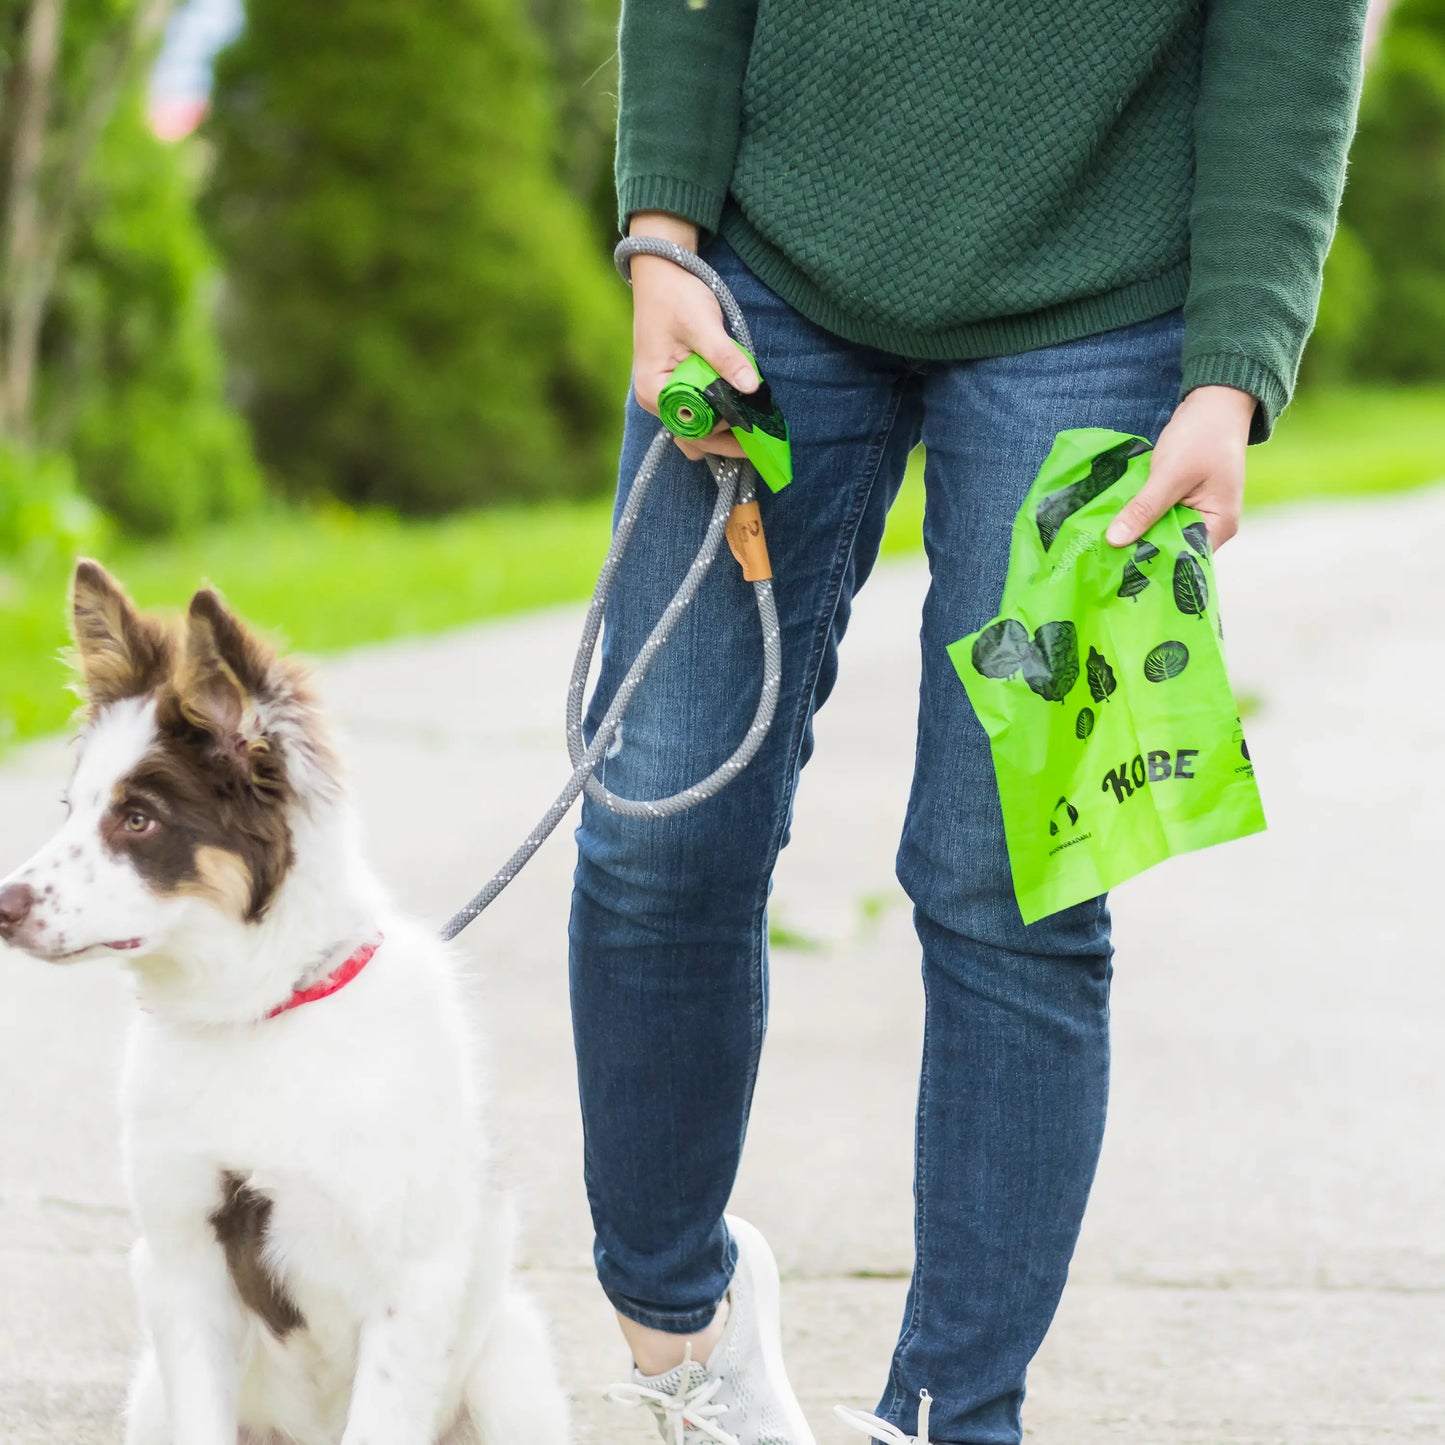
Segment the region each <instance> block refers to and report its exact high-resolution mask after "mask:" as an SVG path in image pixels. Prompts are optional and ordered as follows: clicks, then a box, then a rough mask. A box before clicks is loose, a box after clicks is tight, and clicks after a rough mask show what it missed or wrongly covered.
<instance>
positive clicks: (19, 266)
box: [0, 0, 172, 436]
mask: <svg viewBox="0 0 1445 1445" xmlns="http://www.w3.org/2000/svg"><path fill="white" fill-rule="evenodd" d="M171 4H172V0H130V3H123V0H121V3H92V4H90V5H86V4H84V3H80V4H76V5H74V6H73V7H72V13H71V17H70V20H69V23H68V24H65V25H63V24H62V21H63V20H64V18H65V0H10V3H9V4H7V5H6V6H5V8H4V10H3V11H0V261H3V265H0V428H3V429H4V430H5V431H6V432H7V433H9V434H10V435H13V436H28V435H29V434H30V432H31V430H32V427H33V421H34V416H33V407H34V398H35V377H36V369H37V365H38V361H39V355H40V332H41V328H42V326H43V324H44V321H45V313H46V308H47V307H48V305H49V303H50V295H51V290H52V288H53V287H54V285H55V281H56V277H57V276H58V274H59V272H60V267H61V264H62V263H63V261H64V259H65V254H66V248H67V247H68V245H69V243H70V240H71V236H72V233H73V226H74V220H75V211H76V204H77V201H78V199H79V195H80V191H81V187H82V184H83V182H84V179H85V175H86V170H87V167H88V165H89V162H90V158H91V154H92V152H93V151H94V149H95V146H96V143H97V142H98V140H99V138H100V135H101V132H102V131H103V130H104V129H105V126H106V123H107V122H108V121H109V119H110V117H111V114H112V112H113V111H114V109H115V106H116V102H117V101H118V100H119V98H120V95H121V92H122V90H123V88H124V86H125V83H126V81H127V79H128V78H130V77H131V75H132V74H133V73H134V69H135V63H136V57H137V55H138V54H141V53H144V52H145V51H146V50H147V48H148V46H149V44H150V42H151V41H153V40H154V39H155V38H156V37H157V36H158V35H159V34H160V30H161V26H162V25H163V24H164V23H165V18H166V15H167V13H168V11H169V10H170V7H171Z"/></svg>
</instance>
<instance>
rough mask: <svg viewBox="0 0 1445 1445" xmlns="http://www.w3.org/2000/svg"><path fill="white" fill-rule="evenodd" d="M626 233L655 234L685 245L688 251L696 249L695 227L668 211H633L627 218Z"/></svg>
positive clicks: (633, 234)
mask: <svg viewBox="0 0 1445 1445" xmlns="http://www.w3.org/2000/svg"><path fill="white" fill-rule="evenodd" d="M627 234H628V235H629V236H657V237H659V238H661V239H662V240H664V241H674V242H676V243H677V244H678V245H679V246H685V247H686V248H687V249H688V250H689V251H696V250H697V243H698V230H697V227H696V226H695V225H693V223H692V222H691V221H685V220H684V219H683V218H682V217H681V216H674V215H673V214H672V213H671V212H670V211H635V212H634V213H633V214H632V215H631V216H629V217H628V218H627ZM639 259H641V258H639Z"/></svg>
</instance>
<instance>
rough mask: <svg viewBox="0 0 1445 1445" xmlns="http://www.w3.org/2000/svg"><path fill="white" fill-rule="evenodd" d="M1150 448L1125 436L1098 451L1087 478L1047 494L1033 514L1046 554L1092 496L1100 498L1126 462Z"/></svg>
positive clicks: (1150, 448) (1137, 440)
mask: <svg viewBox="0 0 1445 1445" xmlns="http://www.w3.org/2000/svg"><path fill="white" fill-rule="evenodd" d="M1152 450H1153V448H1152V447H1151V446H1150V445H1149V443H1148V442H1146V441H1140V440H1139V439H1138V438H1137V437H1129V438H1127V439H1126V440H1124V441H1121V442H1119V443H1117V444H1116V445H1114V446H1112V447H1110V448H1109V450H1108V451H1106V452H1100V453H1099V455H1098V456H1096V457H1095V458H1094V462H1093V465H1092V466H1091V467H1090V468H1089V475H1088V476H1086V477H1082V478H1080V480H1079V481H1077V482H1074V483H1072V484H1071V485H1069V486H1067V487H1060V488H1059V490H1058V491H1057V492H1050V493H1049V494H1048V496H1046V497H1045V498H1044V499H1043V501H1041V502H1040V503H1039V507H1038V511H1037V512H1036V513H1035V514H1034V516H1035V520H1036V521H1037V523H1038V528H1039V540H1040V541H1041V542H1042V543H1043V544H1044V551H1045V552H1047V551H1048V550H1049V548H1050V547H1052V546H1053V545H1054V538H1055V537H1057V536H1058V535H1059V528H1060V527H1062V526H1063V525H1064V523H1065V522H1066V521H1068V519H1069V518H1070V517H1072V516H1073V515H1074V513H1075V512H1077V511H1078V510H1079V508H1080V507H1084V506H1087V505H1088V504H1089V503H1090V502H1092V501H1093V500H1094V498H1095V497H1100V496H1103V494H1104V493H1105V492H1107V491H1108V490H1109V488H1110V487H1112V486H1113V485H1114V483H1115V482H1117V481H1118V480H1119V478H1120V477H1122V476H1123V475H1124V473H1125V472H1126V471H1128V470H1129V463H1130V462H1131V461H1133V460H1134V458H1135V457H1140V456H1143V455H1144V453H1145V452H1148V451H1152Z"/></svg>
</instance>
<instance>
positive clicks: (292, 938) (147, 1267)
mask: <svg viewBox="0 0 1445 1445" xmlns="http://www.w3.org/2000/svg"><path fill="white" fill-rule="evenodd" d="M71 621H72V634H73V638H74V644H75V659H76V663H77V670H78V685H77V690H78V691H79V692H80V694H81V697H82V699H83V704H84V711H83V714H82V717H83V722H82V727H81V732H80V737H79V752H78V757H77V760H76V764H75V770H74V773H73V775H72V777H71V780H70V784H69V787H68V790H67V803H68V808H69V815H68V818H67V820H66V821H65V823H64V824H63V825H62V827H61V829H60V831H59V832H58V833H57V834H56V835H55V837H54V838H53V839H52V840H51V841H50V842H49V843H48V844H46V845H45V846H44V847H43V848H42V849H41V850H40V851H39V852H38V853H37V854H36V855H35V856H34V857H33V858H31V859H30V861H29V862H28V863H25V864H24V865H23V866H22V867H21V868H19V869H18V870H17V871H16V872H14V873H12V874H11V875H10V876H9V877H8V878H6V879H5V880H4V881H3V883H0V938H3V939H4V940H5V941H6V942H7V943H9V944H11V945H13V946H15V947H18V948H20V949H23V950H24V951H26V952H27V953H29V954H32V955H33V956H34V957H36V958H39V959H43V960H47V961H50V962H53V963H57V964H59V963H72V962H78V961H81V960H88V959H99V958H108V957H112V956H116V957H119V958H120V959H121V960H122V961H123V962H124V963H125V965H126V966H127V967H128V968H129V969H130V971H131V973H132V974H133V976H134V979H135V984H136V997H137V1004H138V1007H137V1009H136V1012H135V1017H134V1021H133V1025H132V1030H131V1035H130V1040H129V1045H128V1048H127V1052H126V1062H125V1066H124V1070H123V1079H122V1086H121V1114H122V1121H123V1141H124V1158H125V1169H126V1180H127V1185H128V1187H129V1191H130V1194H131V1199H132V1203H133V1206H134V1210H135V1214H136V1217H137V1220H138V1222H139V1226H140V1239H139V1241H138V1243H137V1244H136V1246H135V1249H134V1252H133V1255H132V1274H133V1278H134V1282H135V1287H136V1291H137V1294H138V1297H139V1301H140V1307H141V1317H142V1324H143V1332H144V1336H145V1348H144V1351H143V1354H142V1358H141V1360H140V1363H139V1366H138V1369H137V1371H136V1374H135V1377H134V1381H133V1384H132V1387H131V1390H130V1395H129V1400H128V1404H127V1407H126V1433H125V1439H126V1445H238V1441H239V1442H244V1445H282V1442H286V1445H338V1442H339V1445H565V1442H566V1440H567V1439H568V1433H569V1432H568V1420H567V1405H566V1397H565V1395H564V1393H563V1391H562V1389H561V1387H560V1385H559V1382H558V1376H557V1371H556V1367H555V1362H554V1358H553V1354H552V1350H551V1347H550V1344H549V1341H548V1337H547V1333H546V1330H545V1327H544V1325H543V1322H542V1319H541V1317H540V1315H539V1313H538V1311H537V1309H536V1308H535V1306H534V1305H533V1303H532V1302H531V1300H530V1299H529V1297H528V1296H527V1295H526V1294H525V1293H523V1292H522V1291H520V1290H519V1289H518V1288H517V1287H516V1285H515V1284H514V1282H513V1279H512V1273H511V1258H510V1256H511V1251H512V1235H513V1225H512V1218H511V1208H510V1205H509V1202H508V1200H507V1198H506V1197H505V1196H504V1195H503V1194H502V1193H501V1192H500V1191H497V1190H496V1189H494V1188H493V1187H492V1186H491V1185H490V1183H489V1180H488V1172H487V1157H486V1148H485V1140H484V1136H483V1133H482V1131H481V1129H480V1127H479V1124H478V1114H479V1096H478V1085H477V1081H476V1079H475V1076H474V1071H473V1065H472V1061H471V1058H470V1048H469V1042H468V1038H467V1034H466V1030H465V1028H464V1025H463V1018H462V1008H461V1004H460V999H459V994H458V985H457V979H456V976H455V970H454V966H453V961H452V959H451V957H450V956H449V954H448V951H447V949H446V947H445V946H444V945H443V944H442V943H441V942H440V941H439V940H438V939H437V938H436V937H435V936H434V935H433V934H432V933H431V932H430V931H429V930H428V929H427V928H425V927H423V926H422V925H420V924H419V923H417V922H415V921H413V920H410V919H408V918H406V917H405V916H403V915H401V914H399V913H397V912H395V911H394V910H393V909H392V908H391V906H390V905H389V904H388V903H387V902H386V901H385V900H384V898H383V895H382V893H381V891H380V889H379V887H378V885H377V883H376V882H375V880H374V879H373V877H372V875H371V873H370V872H369V870H368V869H367V867H366V865H365V863H364V861H363V859H362V856H361V852H360V848H359V844H358V840H357V829H356V824H355V817H354V813H353V811H352V809H351V806H350V805H349V803H348V801H347V796H346V791H345V788H344V786H343V782H342V778H341V773H340V770H339V768H338V765H337V760H336V756H335V752H334V750H333V744H332V742H331V740H330V736H329V733H328V729H327V727H326V723H325V719H324V717H323V715H322V713H321V711H320V709H319V707H318V705H317V702H316V700H315V696H314V694H313V690H312V687H311V684H310V682H309V680H308V677H307V674H306V672H305V670H304V668H303V667H302V666H301V665H300V664H299V663H298V662H296V661H295V660H294V659H290V658H285V657H281V656H278V655H277V653H276V652H275V650H274V649H273V648H271V647H270V646H269V645H268V644H267V643H266V642H265V641H263V640H262V639H261V638H259V637H258V636H256V635H255V634H254V633H253V632H251V631H250V630H249V629H247V628H246V626H245V625H244V624H243V623H242V622H241V621H240V620H239V619H238V618H237V617H236V616H235V615H234V614H233V613H232V612H230V611H229V610H228V609H227V608H226V606H225V604H224V603H223V602H222V600H221V598H220V597H219V596H218V595H217V593H215V592H214V591H211V590H209V589H204V590H202V591H199V592H197V593H196V594H195V596H194V597H193V598H192V599H191V602H190V606H189V608H188V610H187V613H186V615H185V617H184V620H183V621H178V622H167V621H165V620H162V619H160V618H157V617H154V616H151V615H148V614H143V613H141V612H139V611H137V609H136V608H135V607H134V605H133V604H132V603H131V601H130V600H129V598H128V597H127V596H126V594H125V593H124V591H123V590H122V589H121V587H120V586H119V585H118V584H117V583H116V582H115V580H114V579H113V578H111V576H110V575H109V574H108V573H107V572H106V571H105V570H104V569H103V568H102V567H101V566H99V565H98V564H97V563H95V562H91V561H81V562H80V563H78V564H77V567H76V570H75V574H74V580H73V584H72V590H71Z"/></svg>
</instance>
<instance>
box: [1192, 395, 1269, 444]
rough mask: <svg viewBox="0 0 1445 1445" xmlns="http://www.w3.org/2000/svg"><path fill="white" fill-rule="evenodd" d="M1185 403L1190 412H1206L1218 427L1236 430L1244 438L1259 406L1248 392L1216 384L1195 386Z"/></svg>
mask: <svg viewBox="0 0 1445 1445" xmlns="http://www.w3.org/2000/svg"><path fill="white" fill-rule="evenodd" d="M1185 401H1187V402H1188V403H1189V406H1190V409H1191V410H1193V411H1201V412H1207V413H1208V414H1209V417H1210V419H1211V420H1212V421H1215V422H1216V423H1217V424H1218V425H1220V426H1226V427H1232V428H1237V429H1238V430H1239V431H1241V432H1243V433H1244V434H1245V435H1246V436H1247V435H1248V434H1249V428H1250V424H1251V423H1252V422H1253V420H1254V413H1255V410H1256V409H1257V408H1258V406H1259V402H1258V400H1257V399H1256V398H1255V397H1253V396H1251V395H1250V393H1249V392H1247V391H1241V390H1240V389H1239V388H1238V387H1237V386H1224V385H1221V384H1217V383H1210V384H1209V385H1207V386H1196V387H1195V388H1194V390H1193V391H1191V392H1190V393H1189V395H1188V396H1187V397H1185Z"/></svg>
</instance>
